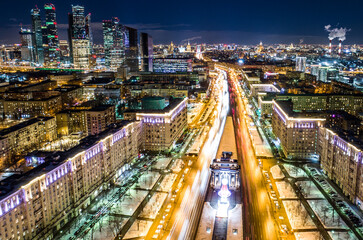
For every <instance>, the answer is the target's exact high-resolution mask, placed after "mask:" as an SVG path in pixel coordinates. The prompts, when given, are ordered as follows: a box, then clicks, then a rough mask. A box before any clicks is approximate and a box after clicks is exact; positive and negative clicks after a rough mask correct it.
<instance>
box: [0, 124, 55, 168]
mask: <svg viewBox="0 0 363 240" xmlns="http://www.w3.org/2000/svg"><path fill="white" fill-rule="evenodd" d="M0 139H1V140H0V142H1V143H0V145H2V146H3V149H2V151H1V153H2V158H3V159H2V160H3V161H2V164H4V163H7V161H8V160H9V159H10V158H12V159H13V160H16V159H17V158H18V157H20V156H21V155H20V154H23V155H24V154H27V153H29V152H31V151H33V150H36V149H38V148H40V146H41V145H42V144H43V143H45V142H51V141H53V140H55V139H57V127H56V121H55V118H54V117H40V118H33V119H30V120H28V121H25V122H22V123H19V124H17V125H14V126H12V127H9V128H6V129H3V130H1V131H0Z"/></svg>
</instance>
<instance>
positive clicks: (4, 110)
mask: <svg viewBox="0 0 363 240" xmlns="http://www.w3.org/2000/svg"><path fill="white" fill-rule="evenodd" d="M60 110H62V99H61V96H51V97H47V98H42V99H29V100H15V99H3V100H0V117H1V118H8V119H20V118H30V117H42V116H54V115H55V114H56V113H57V112H59V111H60Z"/></svg>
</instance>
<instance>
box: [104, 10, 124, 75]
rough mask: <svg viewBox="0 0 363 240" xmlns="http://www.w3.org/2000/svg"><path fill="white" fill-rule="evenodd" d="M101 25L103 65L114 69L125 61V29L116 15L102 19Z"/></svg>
mask: <svg viewBox="0 0 363 240" xmlns="http://www.w3.org/2000/svg"><path fill="white" fill-rule="evenodd" d="M102 26H103V41H104V49H105V65H106V66H107V67H109V68H110V69H112V70H116V69H117V68H118V67H120V66H121V65H122V64H123V63H124V62H125V45H126V29H125V27H124V26H123V25H122V24H120V22H119V19H118V18H117V17H114V18H112V19H111V20H104V21H103V22H102Z"/></svg>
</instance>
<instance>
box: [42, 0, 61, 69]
mask: <svg viewBox="0 0 363 240" xmlns="http://www.w3.org/2000/svg"><path fill="white" fill-rule="evenodd" d="M44 10H45V28H44V32H43V34H44V35H43V40H44V63H45V65H46V66H51V67H56V66H58V64H59V61H60V54H59V52H60V49H59V39H58V27H57V20H56V12H55V7H54V5H53V4H51V3H48V4H45V5H44Z"/></svg>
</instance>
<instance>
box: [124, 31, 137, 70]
mask: <svg viewBox="0 0 363 240" xmlns="http://www.w3.org/2000/svg"><path fill="white" fill-rule="evenodd" d="M126 36H127V40H126V65H127V66H128V67H129V68H130V72H138V71H139V60H140V51H139V43H140V39H139V33H138V32H137V29H135V28H131V27H126Z"/></svg>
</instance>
